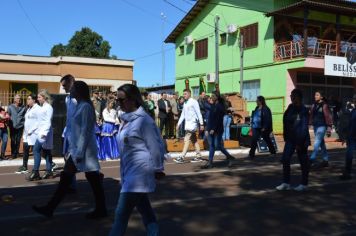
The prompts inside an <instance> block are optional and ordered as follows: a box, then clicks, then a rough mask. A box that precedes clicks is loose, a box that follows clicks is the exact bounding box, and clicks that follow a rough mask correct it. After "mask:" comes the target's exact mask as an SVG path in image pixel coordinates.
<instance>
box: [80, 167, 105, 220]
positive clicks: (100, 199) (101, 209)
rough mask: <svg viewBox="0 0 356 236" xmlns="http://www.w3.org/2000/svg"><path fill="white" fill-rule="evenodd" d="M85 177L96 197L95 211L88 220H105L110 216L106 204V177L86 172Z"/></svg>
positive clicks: (88, 216) (90, 213) (88, 215)
mask: <svg viewBox="0 0 356 236" xmlns="http://www.w3.org/2000/svg"><path fill="white" fill-rule="evenodd" d="M85 177H86V178H87V180H88V182H89V183H90V186H91V188H92V190H93V193H94V197H95V210H94V211H92V212H89V213H88V214H87V215H86V218H87V219H99V218H104V217H106V216H107V215H108V213H107V210H106V203H105V193H104V189H103V179H104V175H103V174H102V173H97V172H86V173H85Z"/></svg>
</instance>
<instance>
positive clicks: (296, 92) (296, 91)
mask: <svg viewBox="0 0 356 236" xmlns="http://www.w3.org/2000/svg"><path fill="white" fill-rule="evenodd" d="M290 94H291V95H292V96H295V97H298V98H300V100H303V92H302V90H300V89H293V90H292V92H291V93H290Z"/></svg>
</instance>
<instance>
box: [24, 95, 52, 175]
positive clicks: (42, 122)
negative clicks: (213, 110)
mask: <svg viewBox="0 0 356 236" xmlns="http://www.w3.org/2000/svg"><path fill="white" fill-rule="evenodd" d="M37 100H38V103H39V105H40V109H38V112H37V117H38V129H37V140H36V142H35V144H34V146H33V156H34V160H35V163H34V166H33V169H32V172H31V175H30V176H29V178H28V180H29V181H35V180H40V179H41V177H40V174H39V168H40V165H41V151H43V154H44V157H45V159H46V173H45V174H44V175H43V176H42V179H49V178H53V172H52V162H51V159H52V153H51V149H52V148H53V128H52V118H53V108H52V106H51V97H50V95H49V93H48V91H47V90H45V89H42V90H40V92H39V93H38V95H37Z"/></svg>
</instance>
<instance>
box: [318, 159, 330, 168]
mask: <svg viewBox="0 0 356 236" xmlns="http://www.w3.org/2000/svg"><path fill="white" fill-rule="evenodd" d="M320 167H321V168H325V167H329V162H328V161H322V162H321V163H320Z"/></svg>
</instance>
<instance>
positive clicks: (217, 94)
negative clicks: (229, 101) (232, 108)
mask: <svg viewBox="0 0 356 236" xmlns="http://www.w3.org/2000/svg"><path fill="white" fill-rule="evenodd" d="M211 95H215V96H216V98H217V100H218V103H221V104H223V105H224V107H225V99H224V98H223V97H222V96H221V94H220V92H219V91H212V92H211Z"/></svg>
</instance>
